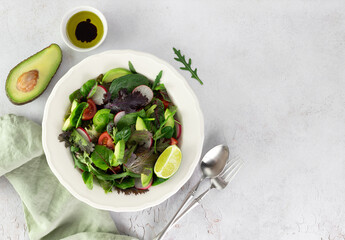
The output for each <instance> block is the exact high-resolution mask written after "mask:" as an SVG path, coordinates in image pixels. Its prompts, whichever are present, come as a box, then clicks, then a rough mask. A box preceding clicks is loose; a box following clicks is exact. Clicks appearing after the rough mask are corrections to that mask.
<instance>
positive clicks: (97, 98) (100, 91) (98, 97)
mask: <svg viewBox="0 0 345 240" xmlns="http://www.w3.org/2000/svg"><path fill="white" fill-rule="evenodd" d="M106 93H107V90H106V89H105V88H104V87H103V86H99V85H98V86H97V89H96V92H95V94H94V95H93V96H92V100H93V101H94V102H95V103H96V104H97V105H102V104H103V103H104V94H106Z"/></svg>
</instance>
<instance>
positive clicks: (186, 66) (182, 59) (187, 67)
mask: <svg viewBox="0 0 345 240" xmlns="http://www.w3.org/2000/svg"><path fill="white" fill-rule="evenodd" d="M173 50H174V53H175V54H176V56H177V58H174V59H175V60H176V61H178V62H181V63H182V64H183V65H184V67H180V69H182V70H187V71H189V72H190V73H191V74H192V76H191V78H194V79H196V80H198V81H199V83H200V84H201V85H203V84H204V83H203V82H202V81H201V80H200V78H199V77H198V74H197V68H195V70H193V69H192V59H189V60H188V63H187V61H186V59H185V56H184V55H182V54H181V51H180V50H176V48H173Z"/></svg>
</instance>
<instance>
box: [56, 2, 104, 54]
mask: <svg viewBox="0 0 345 240" xmlns="http://www.w3.org/2000/svg"><path fill="white" fill-rule="evenodd" d="M82 11H88V12H92V13H94V14H96V15H97V16H98V17H99V19H100V20H101V22H102V24H103V36H102V39H101V40H100V41H99V42H98V43H97V44H96V45H95V46H93V47H90V48H80V47H77V46H75V45H74V44H73V43H72V42H71V40H70V39H69V37H68V34H67V23H68V20H69V19H70V18H71V17H72V16H73V15H74V14H76V13H78V12H82ZM60 33H61V36H62V39H63V41H64V42H65V43H66V45H67V46H69V47H70V48H71V49H73V50H75V51H78V52H88V51H91V50H93V49H96V48H98V47H99V46H100V45H101V44H102V43H103V41H104V39H105V37H106V36H107V34H108V23H107V20H106V19H105V17H104V15H103V14H102V13H101V12H100V11H99V10H97V9H96V8H93V7H89V6H80V7H77V8H74V9H72V10H70V11H69V12H67V13H66V14H65V15H64V16H63V18H62V21H61V24H60Z"/></svg>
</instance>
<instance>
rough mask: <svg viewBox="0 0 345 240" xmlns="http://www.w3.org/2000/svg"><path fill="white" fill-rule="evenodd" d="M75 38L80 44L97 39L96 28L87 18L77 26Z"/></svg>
mask: <svg viewBox="0 0 345 240" xmlns="http://www.w3.org/2000/svg"><path fill="white" fill-rule="evenodd" d="M75 36H76V37H77V39H78V40H79V41H81V42H91V41H92V40H94V39H95V38H96V37H97V27H96V26H95V25H93V24H92V23H91V20H90V19H89V18H88V19H86V21H82V22H80V23H79V24H78V25H77V28H76V29H75Z"/></svg>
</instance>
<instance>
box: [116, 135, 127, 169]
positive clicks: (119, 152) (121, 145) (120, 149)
mask: <svg viewBox="0 0 345 240" xmlns="http://www.w3.org/2000/svg"><path fill="white" fill-rule="evenodd" d="M114 154H115V159H116V162H117V164H118V165H119V164H120V163H122V160H123V158H124V156H125V141H124V140H123V139H121V140H120V141H118V142H117V143H116V145H115V150H114Z"/></svg>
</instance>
